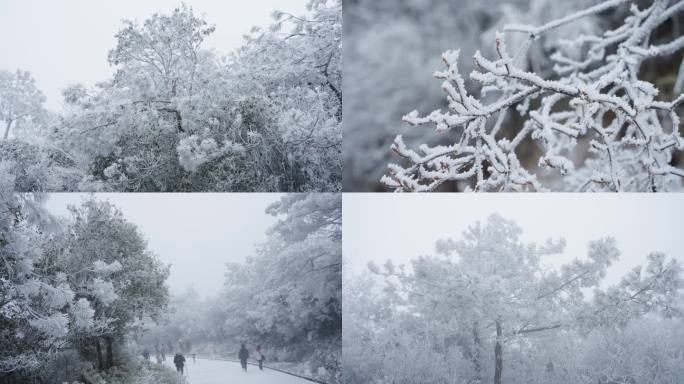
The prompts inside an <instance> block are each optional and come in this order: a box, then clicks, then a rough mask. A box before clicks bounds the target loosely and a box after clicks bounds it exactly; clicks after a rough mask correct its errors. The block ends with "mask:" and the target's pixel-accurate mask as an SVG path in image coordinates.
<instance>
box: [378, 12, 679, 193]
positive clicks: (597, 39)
mask: <svg viewBox="0 0 684 384" xmlns="http://www.w3.org/2000/svg"><path fill="white" fill-rule="evenodd" d="M624 4H631V8H630V10H629V14H628V15H627V16H626V17H625V18H624V20H623V22H622V23H621V24H620V25H619V26H617V27H616V28H614V29H609V30H607V31H605V32H602V33H601V32H599V33H595V34H594V33H586V34H579V35H578V33H577V32H575V33H574V34H573V35H572V36H570V37H569V38H566V39H558V40H556V41H555V42H554V43H553V44H552V45H551V50H552V54H551V56H550V59H551V60H552V61H553V62H554V66H553V69H554V71H555V75H554V76H551V77H542V76H540V74H537V73H534V72H528V71H527V70H526V68H525V65H526V64H527V61H526V55H527V54H528V52H529V51H530V47H531V46H534V44H535V42H536V41H538V40H539V39H540V38H541V37H543V36H545V35H548V34H549V33H550V32H552V31H553V30H555V29H557V28H559V27H562V26H566V25H568V24H569V23H573V22H575V21H577V20H580V19H582V18H586V17H591V16H592V15H595V14H598V13H601V12H605V11H608V10H613V9H614V8H617V7H620V6H623V5H624ZM682 9H684V7H683V6H682V3H681V2H673V1H669V0H655V1H653V2H652V3H650V5H648V6H646V7H645V8H639V6H638V5H637V2H635V1H627V0H608V1H602V2H600V3H599V4H596V5H593V6H591V7H588V8H586V9H584V10H581V11H578V12H575V13H571V14H569V15H566V16H564V17H561V18H559V19H556V20H552V21H548V22H547V23H545V24H543V25H541V26H537V27H530V26H523V25H518V24H512V25H507V26H505V27H504V28H503V30H504V33H500V34H497V35H496V37H495V38H494V41H493V42H492V43H493V46H494V47H495V52H496V53H495V57H494V58H486V57H485V55H483V54H481V53H480V52H479V51H478V52H476V53H475V55H474V59H475V64H476V69H475V70H474V71H473V72H472V73H471V75H470V77H471V79H472V80H474V81H477V82H479V83H480V84H481V90H480V97H479V98H478V97H474V96H473V95H472V94H471V93H469V92H468V90H467V89H466V86H465V80H464V78H463V77H462V76H461V74H460V73H459V69H458V61H459V51H458V50H457V51H448V52H446V53H444V55H443V56H442V59H443V61H444V64H445V66H446V69H445V70H444V71H439V72H437V73H436V74H435V77H436V78H438V79H440V80H442V81H443V83H442V90H443V91H444V92H445V93H446V95H447V101H448V110H447V111H442V110H436V111H434V112H432V113H430V114H429V115H427V116H425V117H422V116H420V115H419V113H418V112H417V111H414V112H411V113H409V114H408V115H406V116H405V117H404V120H405V121H406V122H408V123H409V124H411V125H425V124H429V125H434V126H435V128H436V131H437V132H438V133H444V132H454V134H455V136H456V139H454V140H451V142H450V143H449V144H448V145H439V146H428V145H422V146H421V147H420V150H419V151H415V150H412V149H410V148H409V147H408V146H407V145H406V144H405V143H404V140H403V139H402V137H401V135H400V136H398V137H397V138H396V139H395V142H394V144H393V145H392V149H393V150H394V151H395V152H396V153H397V154H398V155H399V156H401V157H402V158H403V159H404V160H405V161H406V165H398V164H391V165H390V166H389V174H388V175H386V176H384V177H383V179H382V181H383V183H384V184H385V185H387V186H388V187H390V188H391V189H393V190H396V191H432V190H434V189H436V188H437V187H439V186H440V185H441V184H443V183H445V182H447V181H460V182H465V183H466V185H468V187H469V188H472V189H474V190H476V191H497V190H498V191H538V190H546V189H548V188H549V187H551V186H545V185H543V184H542V183H541V182H540V181H539V180H538V178H537V175H535V173H533V172H531V171H530V170H528V169H527V168H526V166H525V164H523V162H522V161H521V159H520V158H519V157H518V156H519V153H520V152H522V151H523V149H521V148H522V147H525V146H528V145H530V141H531V142H534V143H536V144H538V145H539V146H540V147H541V150H542V152H543V154H542V156H541V157H540V158H539V161H538V163H539V166H540V167H541V168H550V169H554V170H556V171H557V172H558V173H559V174H560V175H562V176H564V177H563V179H562V181H561V182H559V183H557V185H554V186H553V187H555V189H561V190H577V191H587V190H589V191H668V190H678V189H680V188H681V186H682V181H681V177H682V176H684V171H682V170H681V169H679V168H677V167H674V166H672V165H671V163H672V157H673V154H674V153H676V152H677V151H680V150H681V149H682V148H684V140H682V138H681V137H680V134H679V126H680V119H679V113H678V107H679V106H680V105H681V103H682V101H684V96H682V95H681V94H679V91H680V90H681V89H679V90H678V91H677V94H676V96H675V97H674V99H670V100H662V99H660V98H659V97H658V96H659V94H660V93H661V92H660V91H659V90H658V88H656V86H655V85H654V84H652V83H650V82H648V81H645V80H644V79H643V78H642V72H641V71H640V70H641V68H642V67H643V66H644V65H645V63H646V62H648V61H652V60H662V59H663V58H666V57H669V56H672V55H675V54H676V53H677V52H679V51H680V50H681V48H682V47H684V39H682V37H681V36H680V37H677V38H675V39H669V40H666V41H654V39H653V37H654V36H655V31H656V30H657V29H658V28H659V27H660V26H662V25H663V24H664V23H666V22H667V21H668V20H670V19H671V18H673V17H678V16H679V14H680V12H681V11H682ZM519 34H523V35H525V36H526V38H524V39H523V40H522V42H521V43H520V44H519V45H518V46H516V47H514V49H513V50H509V49H508V48H507V46H506V42H507V40H512V39H513V37H515V36H517V35H519ZM546 43H547V45H549V41H548V40H547V41H546ZM679 77H680V78H684V73H683V72H682V71H680V75H679ZM678 83H681V81H678ZM680 88H681V87H680ZM516 113H517V114H518V115H519V116H520V117H521V119H520V120H521V122H520V124H519V125H518V126H517V128H516V129H515V130H514V132H513V133H512V134H507V133H506V131H505V130H502V124H504V122H505V121H506V120H507V119H509V118H510V117H511V115H513V114H516ZM585 152H588V153H589V155H588V156H585Z"/></svg>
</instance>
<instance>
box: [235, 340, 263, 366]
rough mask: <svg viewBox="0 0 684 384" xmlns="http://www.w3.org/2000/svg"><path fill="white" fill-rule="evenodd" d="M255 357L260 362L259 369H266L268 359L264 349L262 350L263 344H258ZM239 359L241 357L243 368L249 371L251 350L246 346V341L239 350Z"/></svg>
mask: <svg viewBox="0 0 684 384" xmlns="http://www.w3.org/2000/svg"><path fill="white" fill-rule="evenodd" d="M254 354H255V356H254V358H255V359H256V361H257V362H258V363H259V370H261V371H263V370H264V360H266V356H265V355H264V353H263V351H262V350H261V344H259V345H257V347H256V350H255V351H254ZM238 359H240V364H241V365H242V370H243V371H245V372H247V359H249V350H248V349H247V347H246V346H245V343H242V345H241V346H240V351H239V352H238Z"/></svg>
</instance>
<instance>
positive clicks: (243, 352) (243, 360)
mask: <svg viewBox="0 0 684 384" xmlns="http://www.w3.org/2000/svg"><path fill="white" fill-rule="evenodd" d="M238 358H239V359H240V364H242V370H243V371H245V372H247V359H248V358H249V351H248V350H247V347H245V343H242V345H241V346H240V352H238Z"/></svg>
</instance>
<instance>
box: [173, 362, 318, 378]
mask: <svg viewBox="0 0 684 384" xmlns="http://www.w3.org/2000/svg"><path fill="white" fill-rule="evenodd" d="M171 358H173V356H171ZM186 359H187V360H186V362H185V367H186V368H187V370H186V372H185V374H186V379H187V383H188V384H232V383H235V384H312V382H311V381H308V380H304V379H300V378H298V377H295V376H290V375H288V374H285V373H280V372H277V371H272V370H270V369H266V368H264V370H263V371H259V367H256V366H253V365H248V366H247V372H243V371H242V367H240V363H233V362H229V361H220V360H206V359H197V362H195V363H193V362H192V357H187V358H186ZM164 365H167V366H169V367H171V368H173V369H174V370H175V369H176V368H175V367H174V366H173V362H172V361H171V359H168V358H167V359H166V362H165V363H164Z"/></svg>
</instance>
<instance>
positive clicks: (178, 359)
mask: <svg viewBox="0 0 684 384" xmlns="http://www.w3.org/2000/svg"><path fill="white" fill-rule="evenodd" d="M173 364H174V365H175V366H176V371H178V372H179V373H180V374H181V375H182V374H183V367H184V366H185V356H183V355H181V354H180V353H176V356H174V357H173Z"/></svg>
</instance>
